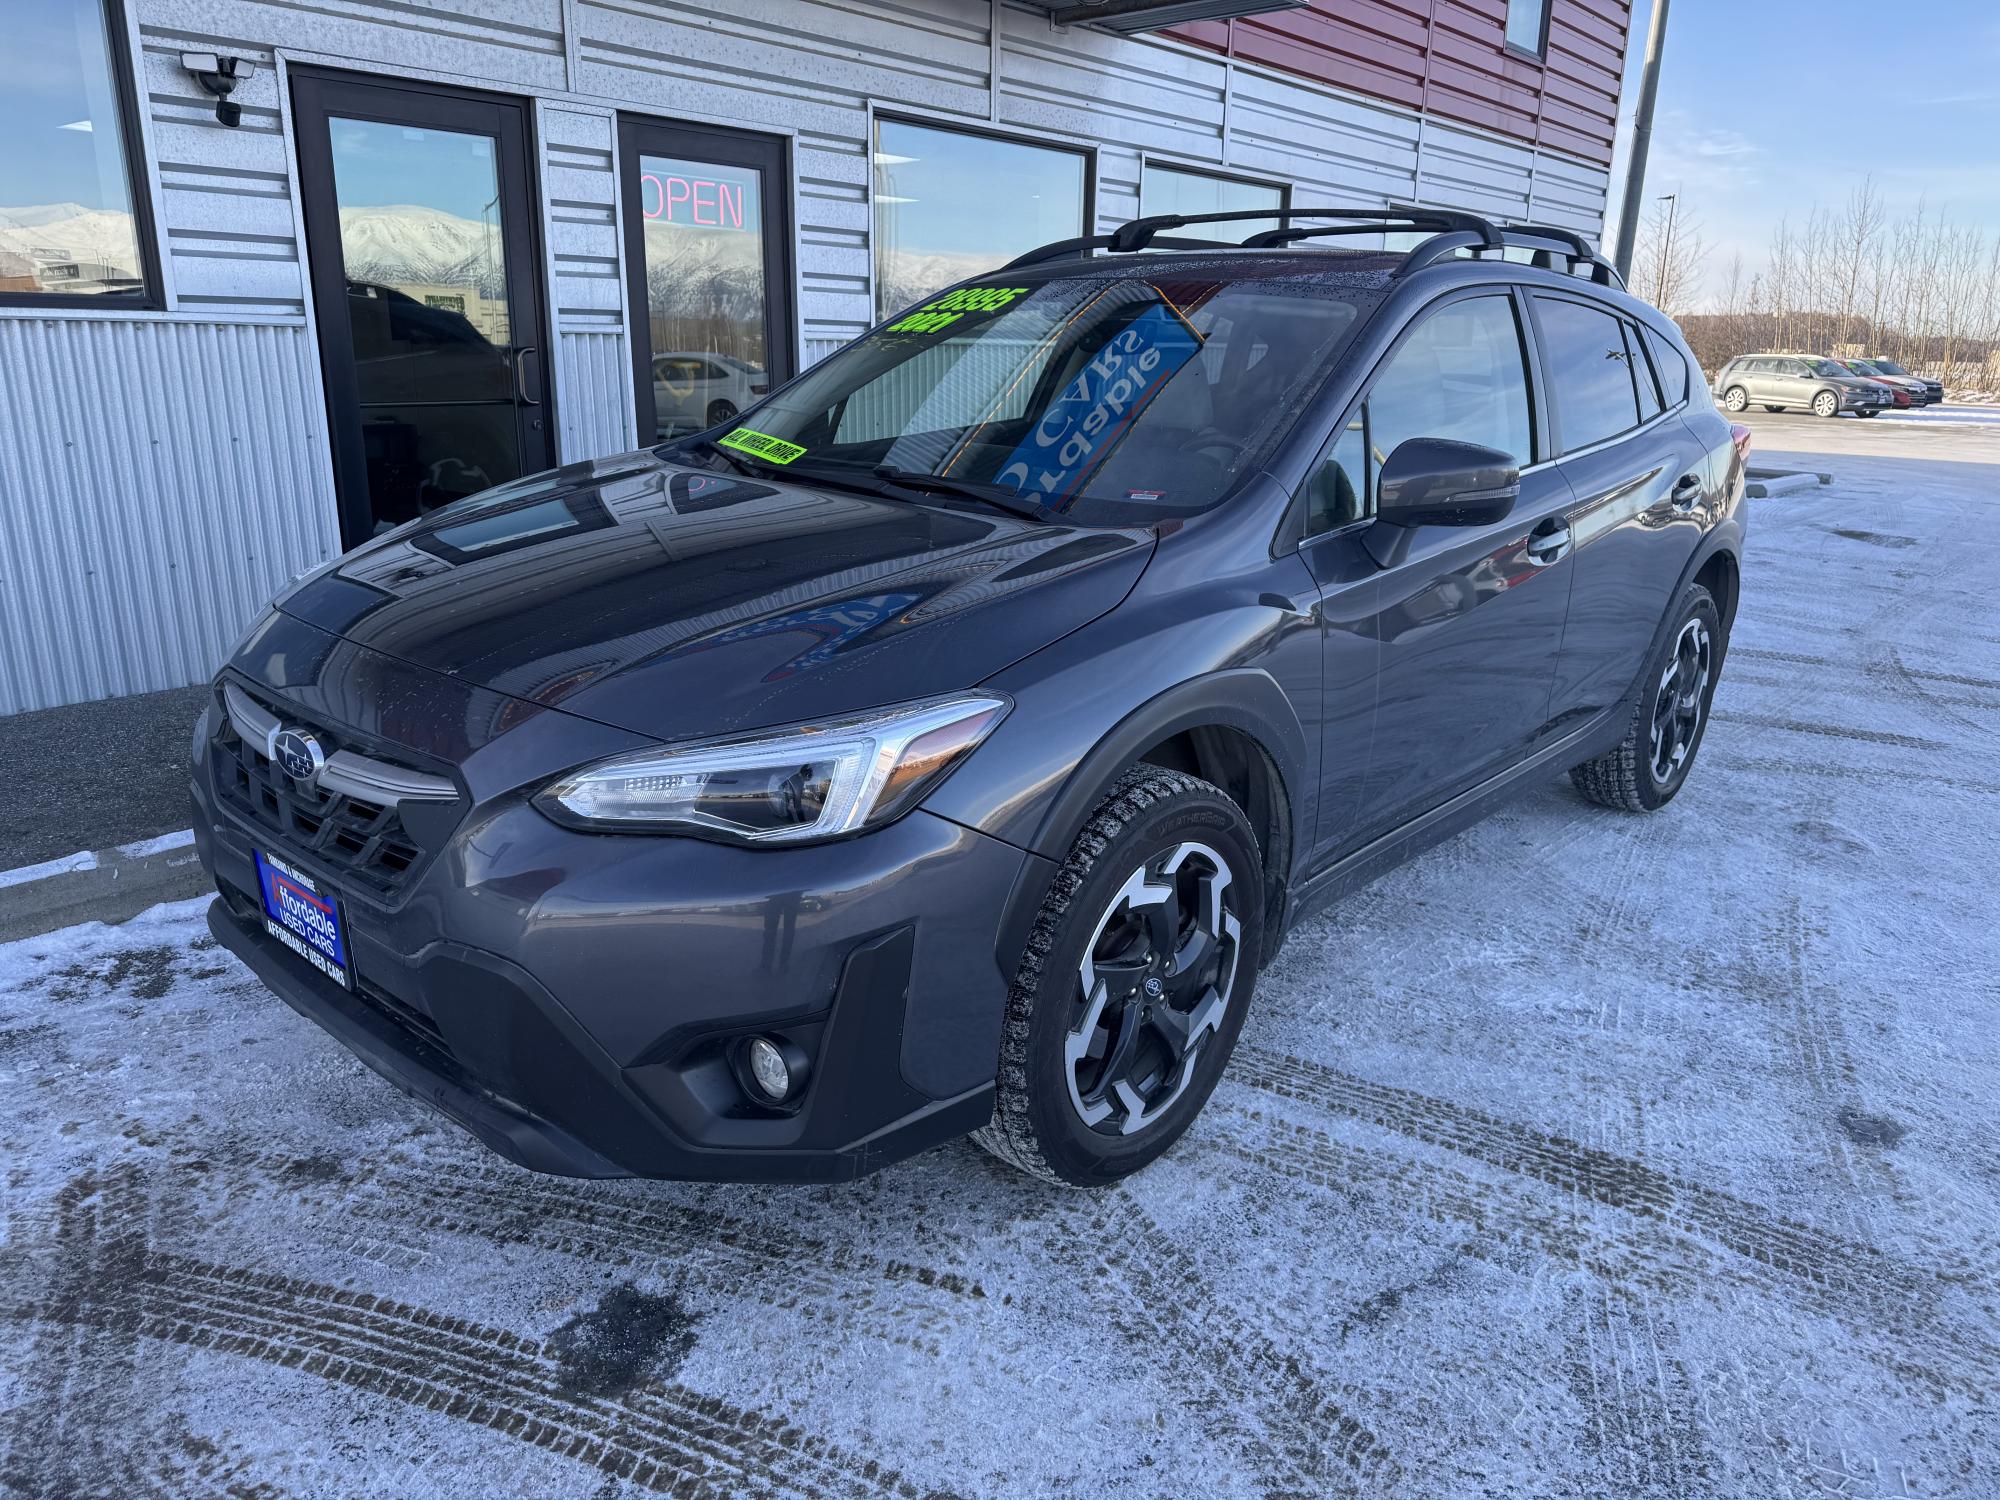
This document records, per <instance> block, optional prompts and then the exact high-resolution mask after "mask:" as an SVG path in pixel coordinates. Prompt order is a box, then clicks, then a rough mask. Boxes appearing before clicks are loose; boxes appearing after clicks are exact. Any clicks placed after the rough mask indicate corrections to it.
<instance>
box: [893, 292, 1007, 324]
mask: <svg viewBox="0 0 2000 1500" xmlns="http://www.w3.org/2000/svg"><path fill="white" fill-rule="evenodd" d="M1027 295H1028V289H1027V288H1026V287H1024V286H962V287H960V288H959V289H958V290H957V291H955V292H946V293H945V294H944V295H943V296H942V297H933V298H932V299H931V300H930V301H928V302H926V303H925V304H924V305H923V306H922V307H920V308H918V309H917V310H916V311H915V312H913V313H909V314H906V315H905V316H903V317H901V318H898V319H897V320H896V321H895V322H893V323H891V324H890V325H889V326H888V327H887V328H885V329H883V330H882V331H883V332H884V333H936V332H938V331H939V330H940V329H943V328H949V327H951V325H952V324H954V323H956V322H957V321H958V320H959V319H960V318H963V317H964V316H965V315H966V314H967V313H996V312H998V311H1000V309H1001V308H1003V307H1006V306H1007V305H1008V304H1009V303H1011V302H1013V301H1014V299H1015V298H1017V297H1025V296H1027Z"/></svg>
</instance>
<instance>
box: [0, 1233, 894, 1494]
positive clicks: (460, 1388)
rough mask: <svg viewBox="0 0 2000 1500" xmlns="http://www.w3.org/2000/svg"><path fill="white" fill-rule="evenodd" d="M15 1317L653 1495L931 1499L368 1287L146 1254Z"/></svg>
mask: <svg viewBox="0 0 2000 1500" xmlns="http://www.w3.org/2000/svg"><path fill="white" fill-rule="evenodd" d="M0 1315H4V1316H6V1317H9V1318H12V1319H16V1320H20V1319H28V1320H33V1321H38V1322H45V1323H67V1324H71V1325H73V1326H79V1327H83V1328H100V1329H106V1330H112V1331H115V1332H117V1333H118V1334H119V1335H120V1336H121V1337H125V1338H132V1337H137V1338H144V1339H154V1340H160V1341H164V1342H166V1343H170V1344H178V1345H183V1346H186V1347H190V1348H198V1349H207V1350H212V1351H214V1352H216V1353H219V1354H227V1355H232V1356H236V1357H239V1358H245V1359H252V1360H257V1361H260V1362H262V1363H266V1364H271V1365H276V1366H280V1367H282V1368H285V1369H294V1370H301V1371H303V1372H305V1373H307V1374H311V1375H315V1376H318V1377H319V1378H321V1379H323V1380H327V1381H330V1382H333V1383H337V1384H341V1385H345V1386H349V1387H351V1388H353V1389H355V1390H358V1391H361V1392H363V1393H364V1394H368V1395H372V1396H376V1397H381V1398H386V1399H389V1400H394V1401H398V1402H401V1403H403V1404H406V1405H409V1406H414V1407H419V1408H422V1409H424V1410H428V1411H432V1412H437V1413H439V1414H441V1415H443V1416H446V1417H448V1418H451V1419H453V1420H456V1421H462V1422H466V1423H469V1424H472V1425H476V1426H480V1427H485V1428H489V1429H491V1430H492V1431H495V1432H498V1433H501V1434H503V1435H505V1436H508V1437H512V1438H515V1439H517V1440H519V1441H521V1442H524V1443H527V1444H529V1445H530V1446H533V1447H536V1448H541V1449H544V1450H546V1451H548V1452H551V1453H555V1454H557V1455H559V1456H561V1457H565V1458H569V1459H573V1460H576V1461H578V1462H581V1463H584V1464H587V1465H590V1466H592V1467H594V1468H597V1469H599V1470H601V1471H602V1472H603V1473H605V1474H607V1475H609V1476H611V1477H612V1478H614V1479H619V1480H622V1481H625V1482H627V1483H630V1484H632V1485H635V1486H637V1487H638V1488H641V1489H647V1490H653V1491H656V1492H661V1493H675V1494H684V1493H688V1492H690V1490H694V1491H700V1490H702V1489H703V1487H705V1486H710V1485H720V1486H721V1487H722V1488H723V1489H724V1490H725V1491H726V1492H728V1493H732V1494H754V1495H760V1496H793V1495H797V1496H808V1497H817V1496H821V1495H836V1494H841V1495H856V1496H872V1495H879V1494H893V1495H897V1496H901V1497H904V1500H919V1497H920V1496H922V1495H923V1494H924V1493H925V1492H924V1491H923V1490H920V1489H919V1488H918V1487H917V1486H915V1485H913V1484H911V1483H909V1482H908V1481H906V1480H904V1479H903V1478H902V1477H901V1476H900V1475H899V1474H897V1473H896V1472H895V1471H893V1470H890V1469H887V1468H884V1467H883V1466H881V1465H880V1464H877V1463H875V1462H873V1461H871V1460H865V1459H860V1458H857V1457H854V1456H852V1455H849V1454H846V1453H844V1452H842V1451H841V1450H839V1449H838V1448H836V1447H835V1446H834V1445H833V1444H831V1443H829V1442H827V1441H825V1440H824V1439H820V1438H817V1437H814V1436H812V1435H810V1434H808V1433H805V1432H803V1431H801V1430H800V1429H798V1428H797V1427H795V1426H793V1425H792V1424H791V1423H789V1422H786V1421H784V1420H782V1419H780V1418H776V1417H772V1416H768V1415H765V1414H763V1413H759V1412H755V1411H749V1410H745V1409H742V1408H738V1407H735V1406H732V1405H730V1404H729V1403H726V1402H723V1401H720V1400H718V1399H716V1398H713V1397H708V1396H702V1395H699V1394H698V1393H696V1392H693V1391H691V1390H688V1389H687V1388H685V1387H682V1386H665V1387H660V1386H654V1387H650V1388H643V1389H639V1390H635V1391H632V1392H628V1393H627V1394H625V1395H624V1396H622V1397H618V1398H616V1399H613V1398H609V1397H594V1396H590V1395H588V1394H585V1393H580V1392H577V1391H573V1390H570V1389H568V1388H566V1387H565V1385H564V1383H563V1379H562V1374H561V1371H560V1368H559V1366H558V1365H557V1363H556V1362H555V1360H554V1359H553V1358H551V1357H550V1356H549V1355H548V1354H547V1353H546V1352H545V1350H544V1346H543V1345H542V1344H541V1343H540V1342H538V1341H537V1340H534V1339H532V1338H527V1337H523V1336H520V1335H516V1334H512V1333H508V1332H506V1331H505V1330H502V1329H497V1328H491V1327H488V1326H486V1325H483V1324H479V1323H475V1322H472V1321H470V1320H468V1319H464V1318H458V1317H454V1316H451V1315H448V1314H443V1313H436V1312H432V1311H429V1310H426V1309H424V1308H419V1307H414V1306H411V1305H409V1304H407V1303H402V1302H397V1301H393V1300H391V1299H388V1298H382V1297H377V1296H375V1295H373V1294H371V1293H367V1292H357V1291H353V1290H350V1289H347V1288H342V1287H336V1286H331V1285H327V1284H323V1283H315V1282H310V1281H306V1280H303V1279H301V1278H297V1277H291V1276H285V1275H282V1274H280V1273H276V1272H266V1271H255V1270H249V1269H245V1268H242V1267H231V1266H224V1265H219V1264H215V1263H212V1262H208V1261H204V1260H200V1259H197V1258H195V1257H191V1256H181V1255H169V1254H163V1253H158V1252H153V1251H148V1250H145V1249H144V1248H143V1247H140V1246H136V1245H135V1246H132V1247H131V1249H130V1252H129V1253H128V1254H126V1255H125V1256H123V1257H122V1258H121V1259H120V1261H119V1262H118V1264H117V1265H116V1266H115V1268H112V1275H111V1278H110V1280H109V1281H108V1282H107V1284H106V1286H105V1290H104V1294H103V1295H102V1296H101V1297H100V1298H97V1299H94V1300H92V1301H81V1302H70V1303H66V1304H63V1305H60V1306H56V1307H50V1306H48V1305H47V1304H45V1303H40V1304H38V1303H37V1302H35V1301H34V1300H32V1299H20V1298H9V1299H8V1300H7V1301H6V1302H5V1303H4V1304H0Z"/></svg>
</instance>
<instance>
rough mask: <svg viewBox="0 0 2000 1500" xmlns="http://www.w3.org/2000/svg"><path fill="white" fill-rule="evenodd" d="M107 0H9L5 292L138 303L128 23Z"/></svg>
mask: <svg viewBox="0 0 2000 1500" xmlns="http://www.w3.org/2000/svg"><path fill="white" fill-rule="evenodd" d="M116 16H117V11H116V10H115V9H114V8H112V7H110V6H109V5H107V3H106V0H14V3H13V4H11V5H9V6H8V7H7V17H6V24H7V35H8V50H9V55H11V56H12V57H14V59H15V63H14V65H13V66H11V67H10V69H9V77H8V78H7V80H6V82H5V83H4V84H0V301H4V302H19V301H21V300H23V299H38V298H43V297H51V296H53V297H65V296H68V297H97V298H106V299H112V300H116V301H120V302H128V301H129V302H134V303H141V304H143V303H144V302H145V301H146V300H147V298H148V295H149V290H150V288H149V284H148V283H149V278H148V276H147V264H148V260H149V255H148V253H147V245H146V226H145V223H144V220H143V217H142V214H141V211H140V207H139V203H138V195H137V194H136V192H135V190H134V184H133V178H132V171H131V165H132V159H133V156H134V154H135V152H134V148H133V132H132V128H131V124H132V115H131V103H130V101H131V97H132V94H131V87H130V80H129V76H128V74H127V70H126V65H125V46H124V31H123V29H122V27H120V26H117V25H115V24H114V20H115V18H116Z"/></svg>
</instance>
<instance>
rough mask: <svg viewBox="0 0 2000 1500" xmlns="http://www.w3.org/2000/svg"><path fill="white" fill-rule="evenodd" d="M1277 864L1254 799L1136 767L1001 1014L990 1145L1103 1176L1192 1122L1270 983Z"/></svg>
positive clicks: (1062, 877)
mask: <svg viewBox="0 0 2000 1500" xmlns="http://www.w3.org/2000/svg"><path fill="white" fill-rule="evenodd" d="M1263 885H1264V870H1263V860H1262V857H1261V856H1260V855H1259V853H1258V849H1257V838H1256V835H1255V834H1254V833H1253V832H1252V830H1251V828H1250V824H1249V820H1248V819H1247V818H1246V817H1245V816H1244V814H1243V809H1242V808H1241V807H1239V806H1238V805H1237V804H1236V803H1235V801H1233V800H1232V799H1231V798H1230V796H1229V794H1228V793H1227V792H1225V791H1223V790H1222V788H1220V787H1218V786H1215V785H1213V784H1211V783H1209V782H1206V781H1203V780H1201V779H1200V778H1199V777H1195V776H1190V775H1188V774H1187V773H1186V772H1184V771H1172V770H1168V769H1166V768H1165V767H1162V766H1153V765H1137V766H1134V767H1132V768H1131V769H1130V770H1128V771H1126V772H1125V773H1124V774H1123V775H1122V776H1120V777H1119V779H1118V780H1117V782H1115V783H1114V784H1113V785H1112V787H1111V789H1110V790H1109V791H1108V792H1107V793H1106V794H1105V796H1104V799H1103V800H1102V801H1101V802H1100V803H1099V804H1098V806H1097V809H1096V811H1095V812H1093V813H1092V814H1091V816H1090V818H1089V819H1088V820H1087V821H1086V822H1085V823H1084V826H1083V828H1082V830H1081V831H1080V832H1079V833H1078V834H1077V836H1076V839H1075V842H1074V843H1073V844H1072V845H1071V847H1070V852H1069V855H1068V857H1067V858H1066V859H1065V860H1064V861H1063V863H1062V865H1061V866H1060V867H1059V868H1058V869H1057V871H1056V874H1055V878H1054V879H1053V880H1052V881H1051V883H1050V886H1049V893H1048V896H1047V897H1046V898H1045V899H1044V901H1043V903H1042V908H1041V911H1040V913H1039V914H1038V915H1037V917H1036V919H1035V925H1034V928H1033V930H1032V931H1031V932H1030V934H1029V938H1028V945H1027V951H1026V952H1025V953H1023V954H1022V956H1021V963H1020V967H1019V969H1018V970H1017V972H1016V974H1015V979H1014V985H1013V988H1012V990H1011V991H1010V992H1009V994H1008V997H1007V1013H1006V1016H1005V1019H1004V1021H1003V1023H1002V1028H1001V1038H1000V1059H999V1069H998V1077H997V1082H996V1088H995V1100H994V1110H993V1120H992V1123H990V1124H988V1125H986V1126H984V1127H983V1128H981V1129H980V1130H978V1131H976V1132H974V1137H973V1138H974V1139H975V1140H977V1141H978V1142H979V1144H980V1145H982V1146H984V1147H985V1148H986V1149H987V1150H988V1151H990V1152H992V1153H993V1154H994V1155H995V1156H997V1157H999V1158H1000V1159H1001V1160H1002V1161H1005V1162H1007V1163H1009V1164H1010V1165H1013V1166H1016V1167H1019V1168H1020V1169H1021V1170H1022V1171H1024V1172H1028V1173H1031V1174H1033V1175H1034V1176H1036V1177H1040V1178H1042V1179H1044V1180H1045V1181H1048V1182H1053V1183H1059V1184H1063V1185H1066V1186H1070V1187H1098V1186H1103V1185H1105V1184H1108V1183H1112V1182H1116V1181H1117V1180H1118V1179H1119V1178H1121V1177H1124V1176H1127V1175H1128V1174H1130V1173H1132V1172H1136V1171H1138V1170H1139V1169H1140V1168H1141V1167H1143V1166H1145V1165H1146V1164H1147V1163H1148V1162H1150V1161H1152V1160H1153V1159H1154V1158H1155V1157H1157V1156H1159V1155H1160V1154H1161V1153H1162V1152H1163V1151H1165V1150H1166V1149H1167V1148H1168V1147H1169V1146H1171V1145H1173V1143H1174V1142H1175V1141H1176V1140H1178V1139H1179V1138H1180V1137H1181V1135H1182V1134H1183V1133H1185V1132H1186V1130H1187V1128H1188V1126H1189V1125H1190V1124H1191V1123H1192V1122H1193V1121H1194V1119H1195V1117H1196V1116H1197V1115H1198V1114H1199V1113H1200V1112H1201V1107H1202V1105H1203V1104H1204V1103H1205V1102H1206V1101H1207V1099H1208V1096H1209V1094H1210V1093H1211V1092H1212V1091H1213V1090H1214V1088H1215V1085H1216V1081H1217V1080H1218V1079H1219V1078H1220V1077H1221V1076H1222V1070H1223V1068H1224V1067H1225V1066H1227V1064H1228V1062H1229V1055H1230V1053H1231V1052H1232V1051H1233V1050H1234V1049H1235V1046H1236V1037H1237V1034H1238V1033H1239V1032H1240V1031H1241V1030H1242V1028H1243V1020H1244V1017H1245V1015H1246V1014H1247V1013H1248V1011H1249V1008H1250V1001H1251V996H1252V994H1253V992H1254V990H1255V988H1256V983H1257V962H1258V955H1259V954H1260V953H1261V952H1262V948H1261V946H1260V945H1261V944H1262V942H1263V939H1264V891H1263Z"/></svg>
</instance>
